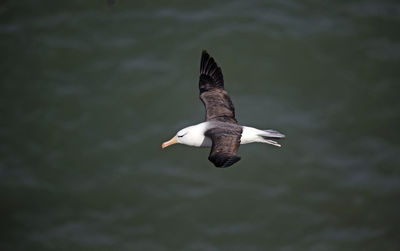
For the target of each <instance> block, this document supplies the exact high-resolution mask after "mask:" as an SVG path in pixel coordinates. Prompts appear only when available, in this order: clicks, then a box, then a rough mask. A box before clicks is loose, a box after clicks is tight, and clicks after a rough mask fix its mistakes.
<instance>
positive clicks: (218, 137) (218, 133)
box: [205, 125, 242, 167]
mask: <svg viewBox="0 0 400 251" xmlns="http://www.w3.org/2000/svg"><path fill="white" fill-rule="evenodd" d="M205 135H206V136H207V137H209V138H210V139H211V140H212V146H211V152H210V155H209V156H208V160H209V161H211V162H212V163H214V165H215V166H216V167H229V166H231V165H233V164H235V163H236V162H238V161H239V160H240V157H239V156H237V155H236V153H237V151H238V149H239V146H240V137H241V135H242V127H240V126H237V125H234V126H233V127H232V126H229V127H214V128H212V129H209V130H207V131H206V132H205Z"/></svg>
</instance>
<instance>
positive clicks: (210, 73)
mask: <svg viewBox="0 0 400 251" xmlns="http://www.w3.org/2000/svg"><path fill="white" fill-rule="evenodd" d="M199 89H200V99H201V101H202V102H203V104H204V106H205V108H206V120H217V121H222V122H230V123H235V124H236V123H237V121H236V119H235V108H234V106H233V104H232V101H231V99H230V97H229V96H228V93H227V92H226V91H225V90H224V77H223V75H222V71H221V68H220V67H218V65H217V63H215V61H214V58H212V57H210V55H209V54H208V53H207V51H203V52H202V54H201V62H200V80H199Z"/></svg>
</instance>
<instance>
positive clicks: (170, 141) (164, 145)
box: [161, 136, 178, 149]
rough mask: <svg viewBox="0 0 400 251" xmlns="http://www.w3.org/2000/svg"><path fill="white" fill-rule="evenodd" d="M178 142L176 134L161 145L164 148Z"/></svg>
mask: <svg viewBox="0 0 400 251" xmlns="http://www.w3.org/2000/svg"><path fill="white" fill-rule="evenodd" d="M176 143H178V138H177V137H176V136H174V137H173V138H172V139H170V140H168V141H165V142H164V143H162V145H161V147H162V148H163V149H164V148H166V147H167V146H170V145H173V144H176Z"/></svg>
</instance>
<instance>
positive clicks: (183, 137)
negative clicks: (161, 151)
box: [161, 127, 190, 148]
mask: <svg viewBox="0 0 400 251" xmlns="http://www.w3.org/2000/svg"><path fill="white" fill-rule="evenodd" d="M189 138H190V127H186V128H183V129H182V130H180V131H179V132H177V133H176V135H175V136H174V137H172V139H170V140H168V141H165V142H164V143H162V145H161V147H162V148H166V147H167V146H170V145H173V144H185V145H188V143H189V142H188V140H189Z"/></svg>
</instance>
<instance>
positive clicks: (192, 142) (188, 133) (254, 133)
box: [176, 122, 285, 147]
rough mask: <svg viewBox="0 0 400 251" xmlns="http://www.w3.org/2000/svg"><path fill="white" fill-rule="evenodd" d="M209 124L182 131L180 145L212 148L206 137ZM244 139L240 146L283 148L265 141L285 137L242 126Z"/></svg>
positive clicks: (179, 138) (178, 135)
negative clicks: (255, 145) (267, 145)
mask: <svg viewBox="0 0 400 251" xmlns="http://www.w3.org/2000/svg"><path fill="white" fill-rule="evenodd" d="M210 126H211V125H210V123H209V122H203V123H200V124H197V125H193V126H189V127H186V128H183V129H182V130H180V131H179V132H178V133H177V134H176V136H177V139H178V143H180V144H185V145H189V146H195V147H211V144H212V141H211V139H210V138H208V137H206V136H204V133H205V132H206V131H207V130H208V129H210ZM242 128H243V131H242V137H241V138H240V144H241V145H243V144H249V143H253V142H260V143H267V144H271V145H275V146H281V145H279V144H278V143H277V142H276V141H273V140H270V139H264V138H263V137H262V136H264V137H278V138H283V137H285V136H284V135H283V134H280V133H279V132H276V131H273V130H265V131H263V130H259V129H257V128H253V127H248V126H242Z"/></svg>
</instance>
